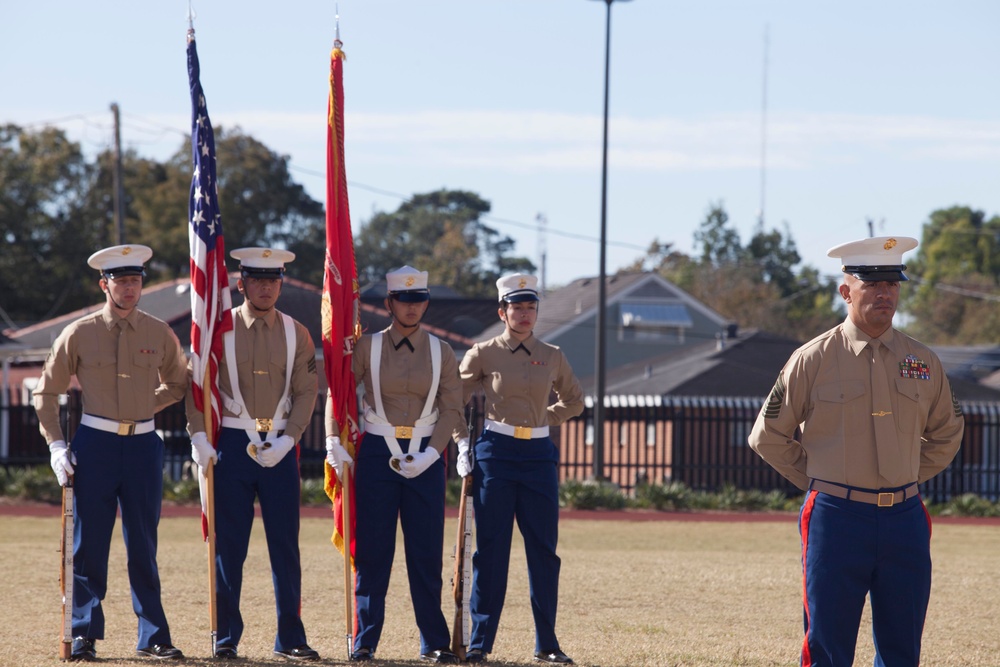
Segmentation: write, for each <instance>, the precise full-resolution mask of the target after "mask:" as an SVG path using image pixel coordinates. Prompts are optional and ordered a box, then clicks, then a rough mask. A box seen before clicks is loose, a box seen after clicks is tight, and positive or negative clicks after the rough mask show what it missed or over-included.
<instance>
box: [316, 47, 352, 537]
mask: <svg viewBox="0 0 1000 667" xmlns="http://www.w3.org/2000/svg"><path fill="white" fill-rule="evenodd" d="M343 67H344V52H343V51H341V50H340V43H339V41H338V42H337V43H336V46H334V49H333V51H332V52H331V53H330V95H329V100H328V104H327V127H326V267H325V269H324V271H323V312H322V324H323V360H324V370H325V371H326V382H327V385H328V386H329V387H330V400H331V401H332V404H333V416H334V418H335V419H336V420H337V424H339V425H340V441H341V444H343V446H344V448H345V449H347V451H348V453H349V454H351V456H354V455H355V452H356V451H357V445H358V424H357V415H358V396H357V391H356V387H357V383H356V382H355V380H354V372H353V371H352V370H351V359H352V354H353V352H354V343H355V342H356V341H357V340H358V338H360V337H361V297H360V293H359V290H358V270H357V266H356V265H355V263H354V238H353V236H352V234H351V213H350V208H349V206H348V204H347V173H346V171H345V170H344V80H343ZM325 467H326V473H325V486H326V493H327V495H328V496H329V497H330V500H332V501H333V516H334V533H333V538H332V540H333V543H334V545H336V547H337V549H338V550H339V551H340V552H341V553H343V552H344V535H343V532H342V529H343V502H342V500H343V496H342V493H343V488H342V487H341V484H342V483H347V484H353V481H352V480H351V479H350V477H351V476H350V474H348V475H347V477H348V479H347V480H340V479H337V474H336V470H334V469H333V468H332V467H331V466H330V464H326V466H325ZM353 489H354V487H353V486H351V488H350V489H348V490H349V491H351V493H349V494H348V495H349V498H350V501H351V507H350V514H349V516H350V524H349V527H350V529H351V530H350V535H351V544H350V554H351V556H352V557H353V556H354V542H355V540H354V535H355V531H354V517H355V516H356V513H355V512H354V507H353V505H354V493H353Z"/></svg>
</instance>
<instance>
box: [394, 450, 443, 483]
mask: <svg viewBox="0 0 1000 667" xmlns="http://www.w3.org/2000/svg"><path fill="white" fill-rule="evenodd" d="M439 458H441V454H439V453H438V450H436V449H434V448H433V447H428V448H427V449H426V450H425V451H422V452H417V453H416V454H411V455H409V456H407V457H405V458H404V459H403V460H402V461H400V462H399V474H400V475H402V476H403V477H405V478H406V479H413V478H414V477H416V476H417V475H419V474H421V473H422V472H424V471H425V470H427V469H428V468H430V467H431V464H433V463H434V462H435V461H437V460H438V459H439Z"/></svg>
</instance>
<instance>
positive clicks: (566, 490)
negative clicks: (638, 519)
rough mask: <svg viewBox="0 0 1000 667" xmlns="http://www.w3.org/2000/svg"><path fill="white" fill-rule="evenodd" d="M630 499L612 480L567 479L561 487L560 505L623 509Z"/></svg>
mask: <svg viewBox="0 0 1000 667" xmlns="http://www.w3.org/2000/svg"><path fill="white" fill-rule="evenodd" d="M627 505H628V499H627V498H625V496H624V495H623V494H622V492H621V489H619V488H618V486H617V485H615V484H612V483H611V482H594V481H585V482H581V481H579V480H572V479H571V480H566V481H565V482H563V484H562V486H561V487H560V488H559V506H560V507H567V508H570V509H577V510H594V509H609V510H617V509H622V508H624V507H626V506H627Z"/></svg>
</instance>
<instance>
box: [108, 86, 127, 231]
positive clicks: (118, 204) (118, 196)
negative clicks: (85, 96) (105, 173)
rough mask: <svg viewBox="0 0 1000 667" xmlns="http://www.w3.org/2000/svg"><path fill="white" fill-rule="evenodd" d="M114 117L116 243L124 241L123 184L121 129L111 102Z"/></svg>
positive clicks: (113, 169) (113, 176) (113, 179)
mask: <svg viewBox="0 0 1000 667" xmlns="http://www.w3.org/2000/svg"><path fill="white" fill-rule="evenodd" d="M111 113H112V115H113V116H114V119H115V164H114V167H113V168H112V170H111V173H112V182H113V183H114V189H115V191H114V207H115V230H116V232H117V235H116V239H117V245H123V244H124V243H125V185H124V183H123V182H122V131H121V117H120V114H119V109H118V103H117V102H112V103H111Z"/></svg>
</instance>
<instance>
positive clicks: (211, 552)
mask: <svg viewBox="0 0 1000 667" xmlns="http://www.w3.org/2000/svg"><path fill="white" fill-rule="evenodd" d="M209 373H210V364H205V379H204V382H202V385H201V386H202V387H210V386H211V385H210V384H209V382H210V381H211V377H210V376H209ZM202 396H203V397H204V399H205V400H204V404H203V405H202V414H203V415H204V417H205V435H206V436H207V437H208V438H210V439H209V441H208V444H210V445H212V446H213V447H214V446H215V443H214V442H212V440H211V438H212V434H214V433H215V429H213V428H212V392H211V391H205V392H202ZM205 495H206V496H207V497H206V498H205V523H206V525H207V529H206V532H207V533H208V535H207V536H206V542H207V543H208V628H209V632H210V633H211V641H212V657H213V658H214V657H215V649H216V648H217V644H216V642H217V641H218V638H219V614H218V610H217V608H216V597H215V461H214V460H212V459H209V460H208V465H207V466H205Z"/></svg>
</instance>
